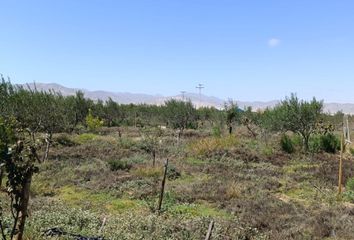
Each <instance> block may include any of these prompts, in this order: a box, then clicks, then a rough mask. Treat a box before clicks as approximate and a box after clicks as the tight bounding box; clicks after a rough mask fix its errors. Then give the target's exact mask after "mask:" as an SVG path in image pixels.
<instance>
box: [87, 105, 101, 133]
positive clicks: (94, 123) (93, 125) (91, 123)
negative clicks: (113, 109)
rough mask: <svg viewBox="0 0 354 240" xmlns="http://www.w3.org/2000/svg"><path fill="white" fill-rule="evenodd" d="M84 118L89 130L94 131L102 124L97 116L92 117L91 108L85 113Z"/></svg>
mask: <svg viewBox="0 0 354 240" xmlns="http://www.w3.org/2000/svg"><path fill="white" fill-rule="evenodd" d="M85 120H86V125H87V127H88V129H89V130H90V131H95V130H97V129H98V128H100V127H102V126H103V121H102V120H100V119H99V118H97V117H94V116H93V115H92V112H91V110H89V114H88V115H87V117H86V119H85Z"/></svg>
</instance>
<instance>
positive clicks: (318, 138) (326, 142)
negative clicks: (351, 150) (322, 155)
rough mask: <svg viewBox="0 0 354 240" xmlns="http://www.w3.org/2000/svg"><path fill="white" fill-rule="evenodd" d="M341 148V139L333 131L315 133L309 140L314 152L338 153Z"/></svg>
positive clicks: (310, 147) (310, 148) (311, 149)
mask: <svg viewBox="0 0 354 240" xmlns="http://www.w3.org/2000/svg"><path fill="white" fill-rule="evenodd" d="M339 149H340V142H339V139H338V138H337V137H336V136H335V135H334V134H332V133H327V134H325V135H315V136H313V137H312V138H311V140H310V142H309V150H310V151H311V152H312V153H316V152H319V151H324V152H327V153H336V151H337V150H339Z"/></svg>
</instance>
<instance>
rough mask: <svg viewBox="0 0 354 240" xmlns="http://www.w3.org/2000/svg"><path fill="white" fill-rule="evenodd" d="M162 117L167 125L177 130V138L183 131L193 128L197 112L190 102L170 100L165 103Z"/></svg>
mask: <svg viewBox="0 0 354 240" xmlns="http://www.w3.org/2000/svg"><path fill="white" fill-rule="evenodd" d="M164 115H165V119H166V121H167V122H168V124H169V125H170V126H171V127H172V128H174V129H178V130H179V135H178V137H180V136H181V134H182V132H183V130H184V129H186V128H192V127H195V126H196V123H197V121H196V120H197V111H196V109H195V107H194V106H193V104H192V102H191V101H188V102H184V101H178V100H175V99H171V100H169V101H167V102H165V109H164Z"/></svg>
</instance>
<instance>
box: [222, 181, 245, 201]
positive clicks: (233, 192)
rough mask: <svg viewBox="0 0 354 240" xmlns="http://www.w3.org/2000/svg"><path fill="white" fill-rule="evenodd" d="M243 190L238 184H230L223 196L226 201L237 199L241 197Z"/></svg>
mask: <svg viewBox="0 0 354 240" xmlns="http://www.w3.org/2000/svg"><path fill="white" fill-rule="evenodd" d="M243 190H244V187H243V186H242V185H241V184H240V183H237V182H231V183H229V184H228V185H227V187H226V193H225V195H226V197H227V198H228V199H233V198H239V197H241V196H242V192H243Z"/></svg>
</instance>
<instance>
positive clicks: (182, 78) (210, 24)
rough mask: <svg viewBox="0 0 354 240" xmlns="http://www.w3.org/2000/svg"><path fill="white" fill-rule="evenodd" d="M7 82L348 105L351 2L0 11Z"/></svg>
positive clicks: (79, 4) (32, 6)
mask: <svg viewBox="0 0 354 240" xmlns="http://www.w3.org/2000/svg"><path fill="white" fill-rule="evenodd" d="M0 6H1V8H2V9H3V11H2V17H3V19H6V21H1V22H0V28H1V29H2V36H3V37H2V38H1V39H0V55H1V58H0V73H2V74H4V76H10V77H11V81H12V82H13V83H26V82H33V81H35V82H38V83H53V82H54V83H58V84H61V85H63V86H66V87H70V88H85V89H88V90H90V91H92V90H104V91H111V92H132V93H144V94H149V95H156V94H162V95H164V96H171V95H177V94H180V91H187V92H190V93H197V92H198V91H197V89H196V88H195V87H196V86H197V84H198V83H202V84H204V86H205V89H203V94H205V95H207V96H215V97H218V98H221V99H227V98H233V99H235V100H239V101H262V102H265V101H272V100H279V99H283V98H284V97H285V96H289V95H290V93H292V92H294V93H297V95H298V96H299V97H300V98H304V99H311V98H312V97H313V96H315V97H316V98H317V99H323V100H324V101H325V102H335V103H354V95H353V94H352V89H354V81H353V77H352V76H353V75H352V63H353V62H354V61H353V60H354V32H353V31H351V28H352V26H351V25H352V23H353V22H354V15H353V14H352V12H351V9H353V7H354V2H352V1H349V0H346V1H341V2H336V1H320V0H315V1H311V2H309V1H304V0H301V1H296V2H282V1H275V0H274V1H267V2H265V1H247V2H240V1H226V0H225V1H217V2H216V1H199V0H195V1H166V2H164V1H148V0H145V1H129V2H126V1H125V2H123V1H104V2H95V1H90V2H88V1H75V2H73V1H68V0H66V1H60V2H47V1H31V2H27V1H16V2H1V3H0Z"/></svg>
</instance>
